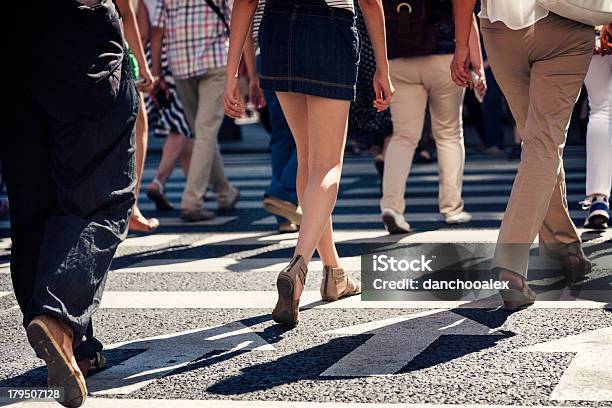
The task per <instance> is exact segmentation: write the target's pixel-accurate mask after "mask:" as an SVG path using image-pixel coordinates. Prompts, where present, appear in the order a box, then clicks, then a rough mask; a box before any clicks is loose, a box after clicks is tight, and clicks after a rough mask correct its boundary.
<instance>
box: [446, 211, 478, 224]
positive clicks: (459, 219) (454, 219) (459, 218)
mask: <svg viewBox="0 0 612 408" xmlns="http://www.w3.org/2000/svg"><path fill="white" fill-rule="evenodd" d="M470 221H472V215H471V214H470V213H469V212H466V211H461V212H460V213H457V214H455V215H449V216H448V217H446V223H447V224H465V223H466V222H470Z"/></svg>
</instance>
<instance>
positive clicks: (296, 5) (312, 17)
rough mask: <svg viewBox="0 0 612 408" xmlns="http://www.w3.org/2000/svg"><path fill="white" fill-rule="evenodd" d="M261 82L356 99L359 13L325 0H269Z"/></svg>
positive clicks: (261, 38)
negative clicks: (357, 25) (334, 5)
mask: <svg viewBox="0 0 612 408" xmlns="http://www.w3.org/2000/svg"><path fill="white" fill-rule="evenodd" d="M259 46H260V50H261V72H260V82H261V87H262V88H263V89H265V90H270V91H277V92H296V93H302V94H307V95H314V96H320V97H324V98H331V99H342V100H350V101H354V100H355V84H356V82H357V68H358V66H359V34H358V32H357V29H356V27H355V16H354V14H353V13H352V12H351V11H350V10H347V9H342V8H335V7H329V6H328V5H327V4H326V3H325V0H307V1H304V0H268V1H267V3H266V7H265V11H264V17H263V19H262V22H261V26H260V28H259Z"/></svg>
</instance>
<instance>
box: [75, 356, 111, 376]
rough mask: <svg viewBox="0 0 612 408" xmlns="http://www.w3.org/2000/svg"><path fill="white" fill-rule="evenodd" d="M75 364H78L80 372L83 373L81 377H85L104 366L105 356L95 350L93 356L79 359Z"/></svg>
mask: <svg viewBox="0 0 612 408" xmlns="http://www.w3.org/2000/svg"><path fill="white" fill-rule="evenodd" d="M77 365H78V366H79V369H80V370H81V373H83V377H85V378H87V377H89V376H90V375H93V374H95V373H97V372H98V371H100V370H101V369H103V368H104V367H105V366H106V358H104V354H102V353H100V352H96V355H95V356H93V358H84V359H82V360H79V361H78V362H77Z"/></svg>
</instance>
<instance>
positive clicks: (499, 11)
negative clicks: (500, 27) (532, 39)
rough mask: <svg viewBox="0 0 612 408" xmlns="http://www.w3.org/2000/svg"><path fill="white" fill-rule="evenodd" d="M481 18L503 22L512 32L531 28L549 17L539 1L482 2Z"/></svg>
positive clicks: (505, 0) (492, 0)
mask: <svg viewBox="0 0 612 408" xmlns="http://www.w3.org/2000/svg"><path fill="white" fill-rule="evenodd" d="M479 15H480V17H481V18H486V19H489V20H490V21H491V22H495V21H501V22H502V23H504V24H505V25H506V26H508V28H510V29H512V30H521V29H523V28H527V27H530V26H532V25H534V24H535V23H537V22H538V21H540V20H541V19H543V18H544V17H546V16H548V10H546V9H545V8H543V7H540V6H539V5H538V1H537V0H482V7H481V10H480V14H479Z"/></svg>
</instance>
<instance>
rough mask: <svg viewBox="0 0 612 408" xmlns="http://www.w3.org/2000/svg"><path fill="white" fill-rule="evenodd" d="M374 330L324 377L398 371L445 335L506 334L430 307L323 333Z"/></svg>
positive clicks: (373, 374)
mask: <svg viewBox="0 0 612 408" xmlns="http://www.w3.org/2000/svg"><path fill="white" fill-rule="evenodd" d="M366 333H373V334H374V336H373V337H371V338H370V339H369V340H368V341H366V342H365V343H364V344H362V345H361V346H359V347H357V348H356V349H355V350H353V351H352V352H351V353H349V354H347V355H346V356H344V357H343V358H342V359H341V360H340V361H338V362H337V363H336V364H334V365H333V366H331V367H330V368H328V369H327V370H325V371H324V372H323V373H322V374H321V376H323V377H366V376H377V375H389V374H395V373H396V372H398V371H399V370H401V369H402V368H403V367H404V366H405V365H406V364H408V363H410V362H411V361H412V360H413V359H414V358H415V357H417V356H418V355H419V354H421V353H422V352H423V351H424V350H425V349H426V348H427V347H429V345H430V344H431V343H433V342H434V341H436V340H437V339H438V338H439V337H440V336H444V335H470V336H474V335H485V336H503V334H502V333H500V332H498V331H497V330H495V329H491V328H489V327H488V326H485V325H483V324H480V323H477V322H475V321H473V320H471V319H468V318H466V317H464V316H461V315H458V314H456V313H453V312H451V311H450V310H448V309H443V310H440V309H438V310H428V311H425V312H421V313H415V314H412V315H408V316H400V317H394V318H391V319H385V320H380V321H374V322H370V323H365V324H360V325H357V326H351V327H346V328H342V329H337V330H331V331H327V332H324V333H323V334H342V335H353V336H354V335H358V334H366Z"/></svg>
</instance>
